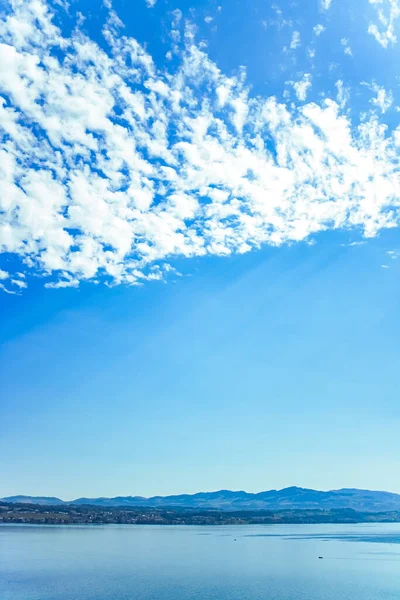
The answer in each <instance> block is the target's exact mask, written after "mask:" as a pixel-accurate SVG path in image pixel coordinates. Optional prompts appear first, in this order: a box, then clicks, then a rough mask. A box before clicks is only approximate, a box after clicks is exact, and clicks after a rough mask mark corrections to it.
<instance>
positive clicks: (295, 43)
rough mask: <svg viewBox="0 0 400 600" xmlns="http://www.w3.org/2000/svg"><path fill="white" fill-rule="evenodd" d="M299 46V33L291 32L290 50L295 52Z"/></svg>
mask: <svg viewBox="0 0 400 600" xmlns="http://www.w3.org/2000/svg"><path fill="white" fill-rule="evenodd" d="M300 45H301V42H300V32H299V31H293V34H292V39H291V41H290V49H291V50H296V48H298V47H299V46H300Z"/></svg>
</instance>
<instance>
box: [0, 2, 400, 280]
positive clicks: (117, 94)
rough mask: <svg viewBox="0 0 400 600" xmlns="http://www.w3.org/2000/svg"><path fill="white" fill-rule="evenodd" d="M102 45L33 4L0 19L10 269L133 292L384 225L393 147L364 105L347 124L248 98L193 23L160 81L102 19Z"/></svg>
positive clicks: (241, 79) (0, 235)
mask: <svg viewBox="0 0 400 600" xmlns="http://www.w3.org/2000/svg"><path fill="white" fill-rule="evenodd" d="M104 35H105V37H106V40H107V42H108V44H109V48H110V49H109V51H108V52H106V51H105V50H104V49H103V48H101V47H100V46H99V45H98V44H97V43H96V42H95V41H94V40H92V39H90V38H88V37H87V36H86V35H85V34H84V33H83V32H82V31H80V30H79V27H77V28H76V29H74V30H73V32H72V34H71V36H70V37H64V36H63V35H62V33H61V31H60V30H59V29H58V28H57V27H56V26H55V25H54V23H53V20H52V14H51V11H50V9H49V7H48V5H47V4H46V3H45V2H43V1H40V0H36V1H35V2H30V1H28V0H26V1H25V0H19V1H18V2H15V3H14V9H13V11H12V12H10V13H9V15H8V16H7V17H6V18H5V19H4V20H3V23H2V25H1V29H0V63H1V65H2V69H1V70H0V90H1V92H2V93H3V96H4V97H3V98H2V100H1V103H0V126H1V131H2V149H1V150H0V178H1V189H2V194H1V196H0V203H1V213H0V220H1V221H0V243H1V249H2V251H3V252H9V253H11V254H13V255H14V256H17V257H19V258H20V259H21V261H22V262H23V264H24V268H23V269H21V268H20V267H19V268H18V270H19V271H22V272H25V273H29V272H33V273H35V275H39V276H40V275H41V276H43V277H45V278H46V279H45V283H46V285H47V287H66V286H77V285H79V283H80V281H82V280H91V281H94V282H97V281H105V282H107V283H110V284H113V283H121V282H123V283H128V284H134V283H138V282H141V281H145V280H146V279H157V278H161V277H163V269H168V266H165V265H168V260H171V259H173V258H174V257H193V256H201V255H205V254H212V255H228V254H230V253H232V252H239V253H242V252H247V251H249V250H251V249H253V248H258V247H260V246H261V245H262V244H270V245H275V246H277V245H281V244H285V243H288V242H292V241H299V240H306V239H307V238H310V236H312V235H313V234H315V233H317V232H320V231H324V230H326V229H336V228H352V227H353V228H356V229H357V230H360V231H362V232H363V233H364V235H365V236H367V237H368V236H374V235H376V234H377V232H378V231H379V230H380V229H382V228H384V227H393V226H395V225H397V222H398V217H399V208H398V190H399V189H400V175H399V165H398V155H397V148H396V145H395V138H394V137H393V136H392V135H390V134H389V133H388V132H387V130H386V129H385V128H384V127H383V126H382V124H381V123H380V121H379V119H378V117H377V115H376V114H375V113H376V111H375V110H374V109H371V111H370V113H369V114H366V115H365V118H364V120H363V122H362V123H361V124H360V125H359V126H354V125H353V124H352V122H351V121H350V119H349V118H348V117H347V116H346V115H345V114H343V113H342V112H341V108H340V106H339V104H338V102H336V101H335V100H333V99H329V98H326V99H324V100H323V101H321V102H320V103H315V102H312V103H308V104H303V103H302V104H299V105H297V106H296V105H293V104H287V105H286V104H285V103H282V102H279V101H278V100H277V99H276V98H275V97H273V96H272V97H254V96H253V97H252V96H251V95H250V92H249V89H248V87H247V85H246V78H245V73H244V71H243V72H241V73H240V74H239V75H237V76H236V77H227V76H225V75H224V74H223V73H222V72H221V71H220V69H219V68H218V67H217V66H216V65H215V63H213V62H212V61H211V60H210V59H209V58H208V56H207V55H206V53H205V52H204V51H202V50H200V49H199V47H197V46H196V45H195V43H194V41H193V30H192V29H187V32H186V34H185V36H184V41H183V42H179V44H180V45H179V46H178V42H177V46H176V47H177V48H178V49H179V54H178V55H177V59H179V61H180V66H178V67H177V68H176V69H174V71H173V72H168V71H160V70H158V69H157V68H156V66H155V64H154V62H153V60H152V57H151V56H150V55H149V54H148V52H147V51H146V50H145V49H144V48H143V47H142V46H141V45H140V44H139V43H138V42H137V41H136V40H135V39H133V38H130V37H128V36H123V35H121V34H120V27H117V26H116V24H115V20H114V21H113V18H112V15H111V14H110V20H109V22H108V24H107V25H106V26H105V27H104ZM305 83H308V81H307V80H306V82H305ZM308 87H309V86H308ZM301 96H302V93H301V92H300V95H299V98H300V99H301ZM304 98H305V92H304ZM13 279H17V278H16V277H15V276H13ZM13 285H15V286H16V287H17V288H18V289H19V288H21V287H22V286H23V284H22V285H21V284H13Z"/></svg>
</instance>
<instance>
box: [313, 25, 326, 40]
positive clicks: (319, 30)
mask: <svg viewBox="0 0 400 600" xmlns="http://www.w3.org/2000/svg"><path fill="white" fill-rule="evenodd" d="M324 31H325V27H324V26H323V25H321V24H320V23H319V24H318V25H316V26H315V27H314V28H313V32H314V34H315V35H316V36H317V37H318V36H320V35H321V33H323V32H324Z"/></svg>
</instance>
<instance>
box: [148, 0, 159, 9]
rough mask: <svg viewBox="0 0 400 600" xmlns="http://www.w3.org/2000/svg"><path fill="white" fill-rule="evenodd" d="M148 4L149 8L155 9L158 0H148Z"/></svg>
mask: <svg viewBox="0 0 400 600" xmlns="http://www.w3.org/2000/svg"><path fill="white" fill-rule="evenodd" d="M146 4H147V6H148V7H149V8H153V6H155V5H156V4H157V0H146Z"/></svg>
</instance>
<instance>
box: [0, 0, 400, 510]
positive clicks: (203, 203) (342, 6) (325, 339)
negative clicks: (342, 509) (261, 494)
mask: <svg viewBox="0 0 400 600" xmlns="http://www.w3.org/2000/svg"><path fill="white" fill-rule="evenodd" d="M245 4H246V3H243V2H236V1H233V0H229V1H226V2H215V1H203V0H193V1H187V0H185V1H183V0H181V1H176V2H175V1H172V0H168V1H167V0H135V2H133V3H132V2H128V1H126V0H114V1H113V3H111V1H110V0H104V1H103V2H100V1H99V0H96V1H94V0H76V1H75V2H73V1H71V2H66V1H64V0H54V1H48V2H46V1H44V0H29V1H28V0H11V1H9V0H3V1H2V2H1V3H0V13H1V21H0V65H1V68H0V140H1V142H0V190H1V194H0V314H1V319H0V394H1V403H0V452H1V456H2V461H1V464H0V482H1V484H0V496H8V495H14V494H29V495H55V496H59V497H61V498H63V499H73V498H76V497H79V496H115V495H144V496H150V495H156V494H172V493H192V492H196V491H200V490H201V491H207V490H216V489H221V488H228V489H245V490H247V491H254V492H255V491H261V490H265V489H271V488H282V487H286V486H291V485H298V486H302V487H312V488H317V489H337V488H341V487H359V488H370V489H386V490H390V491H395V492H399V493H400V479H399V475H398V473H399V468H400V439H399V436H398V431H399V427H400V404H399V402H398V397H399V394H398V365H399V344H398V340H399V334H400V311H399V308H400V277H399V274H400V260H399V259H400V237H399V232H398V224H399V217H400V209H399V205H400V192H399V190H400V168H399V155H400V151H399V149H400V126H399V118H400V90H399V84H400V79H399V72H398V66H397V65H398V64H400V63H399V61H400V0H381V1H379V0H357V1H355V0H354V1H353V0H352V1H349V2H346V3H344V2H342V1H341V0H321V1H318V0H315V1H314V0H312V1H307V2H305V1H304V0H302V1H300V0H299V1H298V2H288V1H281V2H275V3H270V2H265V1H260V0H255V1H254V2H252V3H251V6H250V7H249V6H247V5H245Z"/></svg>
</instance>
